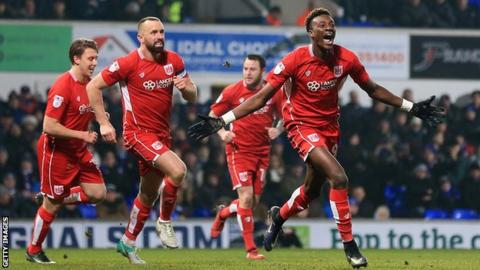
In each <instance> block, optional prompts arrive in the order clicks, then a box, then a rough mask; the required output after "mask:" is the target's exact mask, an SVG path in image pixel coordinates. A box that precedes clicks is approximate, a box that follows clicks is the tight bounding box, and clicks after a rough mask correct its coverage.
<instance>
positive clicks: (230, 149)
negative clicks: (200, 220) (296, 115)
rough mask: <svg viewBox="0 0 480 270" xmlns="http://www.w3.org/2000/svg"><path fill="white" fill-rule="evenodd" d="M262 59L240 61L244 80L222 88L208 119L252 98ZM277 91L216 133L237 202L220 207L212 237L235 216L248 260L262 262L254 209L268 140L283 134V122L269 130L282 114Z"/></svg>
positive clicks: (262, 181)
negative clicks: (227, 127) (223, 147)
mask: <svg viewBox="0 0 480 270" xmlns="http://www.w3.org/2000/svg"><path fill="white" fill-rule="evenodd" d="M264 70H265V59H263V57H262V56H260V55H256V54H249V55H247V57H246V58H245V60H244V62H243V73H242V74H243V76H242V77H243V79H242V80H240V81H238V82H236V83H234V84H231V85H229V86H227V87H225V89H223V91H222V93H221V94H220V96H219V97H218V99H217V100H216V101H215V103H214V104H213V105H212V106H211V111H210V114H209V115H210V116H212V117H217V115H222V114H224V113H226V112H227V111H229V110H231V109H233V108H235V107H237V106H238V105H240V104H241V103H242V102H244V101H245V100H247V99H248V98H249V97H251V96H253V95H254V94H255V93H256V92H257V91H258V90H260V89H261V88H262V86H263V85H264V84H265V81H264V80H263V71H264ZM281 94H282V93H281V92H278V93H277V94H276V95H275V96H273V97H272V98H271V99H270V100H269V101H267V103H266V105H265V106H264V107H263V108H261V109H260V110H257V111H256V112H255V113H254V114H251V115H249V116H247V117H245V118H243V119H242V120H239V121H238V122H235V125H230V130H225V129H223V128H222V129H220V130H219V131H218V132H217V133H218V135H219V136H220V138H221V139H222V141H224V142H225V143H226V147H225V152H226V156H227V163H228V170H229V172H230V176H231V180H232V184H233V189H234V190H235V191H237V194H238V199H236V200H234V201H233V202H232V203H231V204H230V205H228V206H227V207H225V206H223V205H221V206H219V207H218V212H217V215H216V217H215V222H214V223H213V225H212V229H211V237H212V238H217V237H218V236H220V233H221V232H222V229H223V227H224V224H225V221H226V219H227V218H228V217H231V216H235V215H236V216H237V220H238V224H239V225H240V229H241V231H242V236H243V240H244V243H245V250H246V252H247V259H250V260H263V259H264V258H265V257H264V256H263V255H262V254H260V253H258V250H257V246H256V245H255V241H254V237H253V231H254V220H253V209H255V207H256V206H257V205H258V203H259V201H260V197H261V195H262V192H263V188H264V186H265V173H266V172H267V169H268V164H269V162H270V148H271V145H270V141H271V140H274V139H276V138H277V137H278V136H279V135H280V134H281V133H282V132H283V127H282V121H279V122H278V123H277V125H276V127H272V124H273V122H274V120H275V116H277V118H278V115H280V113H281V103H282V96H281Z"/></svg>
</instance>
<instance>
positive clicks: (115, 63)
mask: <svg viewBox="0 0 480 270" xmlns="http://www.w3.org/2000/svg"><path fill="white" fill-rule="evenodd" d="M119 69H120V66H119V65H118V62H117V61H115V62H113V63H112V64H111V65H110V67H108V71H110V72H112V73H113V72H115V71H117V70H119Z"/></svg>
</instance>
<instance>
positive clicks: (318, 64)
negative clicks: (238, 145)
mask: <svg viewBox="0 0 480 270" xmlns="http://www.w3.org/2000/svg"><path fill="white" fill-rule="evenodd" d="M305 28H306V30H307V33H308V35H309V37H310V39H311V44H310V45H308V46H304V47H299V48H297V49H295V50H293V51H292V52H291V53H289V54H288V55H286V56H285V57H284V58H283V59H282V61H281V62H280V63H278V64H277V65H276V67H275V68H274V69H273V71H271V72H270V73H269V75H268V76H267V84H266V85H265V86H264V87H263V88H262V89H261V90H260V91H259V92H257V94H255V95H254V96H252V97H251V98H250V99H248V100H247V101H246V102H243V103H242V104H241V105H240V106H238V107H237V108H235V109H233V110H232V111H230V112H228V113H226V114H224V115H223V116H221V117H220V118H209V119H204V120H202V121H200V122H199V123H196V124H194V125H192V126H191V127H190V129H189V134H190V136H192V137H194V138H197V139H201V138H203V137H205V136H208V135H210V134H212V133H213V132H216V131H217V130H218V129H219V128H221V127H223V126H225V125H226V124H229V123H231V122H233V121H235V120H236V119H239V118H242V117H244V116H245V115H247V114H249V113H251V112H254V111H256V110H257V109H259V108H261V107H262V106H263V105H264V104H265V103H266V101H268V100H269V99H270V98H271V97H272V96H273V95H274V94H275V92H276V91H277V90H278V89H280V87H281V86H282V85H283V84H284V83H285V82H286V81H287V80H291V81H292V87H291V89H290V90H288V91H284V96H285V99H286V100H285V106H284V107H283V111H282V112H283V119H284V121H285V124H284V125H285V128H286V130H287V131H288V138H289V140H290V143H291V144H292V146H293V148H294V149H295V150H296V151H297V152H298V153H299V155H300V156H301V157H302V158H303V160H304V161H305V162H306V164H307V173H306V176H305V182H304V185H302V186H300V187H299V188H298V189H296V190H295V191H294V192H293V193H292V195H291V198H290V199H289V200H288V201H287V202H286V203H285V204H284V205H283V206H282V207H281V208H279V207H272V209H271V211H270V213H271V219H272V223H271V224H270V226H269V227H268V230H267V232H266V234H265V240H264V247H265V249H266V250H271V249H272V246H273V244H274V242H275V241H276V239H277V236H278V234H279V232H280V229H281V227H282V225H283V223H284V222H285V221H286V220H287V219H288V218H289V217H291V216H293V215H295V214H297V213H299V212H300V211H302V210H304V209H306V208H308V206H309V204H310V202H311V201H312V200H313V199H315V198H317V197H318V196H319V195H320V191H321V188H322V185H323V184H324V182H325V181H326V180H328V182H329V184H330V194H329V197H330V205H331V208H332V212H333V217H334V219H335V222H336V224H337V228H338V231H339V233H340V236H341V238H342V240H343V245H344V249H345V254H346V256H347V260H348V262H349V263H350V264H351V265H352V266H353V267H362V266H366V265H367V259H366V258H365V257H364V256H363V255H362V254H361V253H360V251H359V249H358V246H357V244H356V243H355V240H354V239H353V235H352V224H351V215H350V207H349V204H348V189H347V188H348V178H347V175H346V174H345V171H344V169H343V167H342V166H341V165H340V164H339V163H338V161H337V160H336V158H335V154H336V152H337V146H338V137H339V124H338V118H339V106H338V91H339V90H340V88H341V87H342V85H343V83H344V81H345V79H346V78H347V76H350V77H352V79H353V80H354V81H355V82H356V83H357V84H358V85H359V86H360V87H361V88H362V89H363V90H364V91H366V92H367V93H368V95H369V96H370V97H371V98H372V99H374V100H378V101H380V102H383V103H386V104H389V105H391V106H394V107H397V108H401V109H403V110H405V111H408V112H409V113H410V114H412V115H414V116H416V117H419V118H421V119H423V120H424V121H425V122H426V123H427V124H429V125H436V124H438V123H439V122H440V121H441V118H442V117H443V116H444V110H443V109H442V108H439V107H436V106H433V105H432V104H431V103H432V101H433V99H434V97H432V98H430V99H429V100H426V101H422V102H419V103H413V102H411V101H408V100H405V99H402V98H400V97H398V96H396V95H394V94H392V93H391V92H390V91H388V90H387V89H385V88H384V87H382V86H380V85H378V84H377V83H375V82H374V81H372V80H371V79H370V77H369V75H368V73H367V72H366V71H365V68H364V66H363V65H362V63H361V62H360V61H359V59H358V58H357V56H356V55H355V54H354V53H353V52H351V51H350V50H347V49H346V48H343V47H341V46H338V45H334V42H333V41H334V39H335V34H336V30H335V22H334V20H333V18H332V17H331V15H330V13H329V12H328V10H326V9H323V8H317V9H314V10H313V11H312V12H311V13H310V14H309V15H308V17H307V19H306V20H305Z"/></svg>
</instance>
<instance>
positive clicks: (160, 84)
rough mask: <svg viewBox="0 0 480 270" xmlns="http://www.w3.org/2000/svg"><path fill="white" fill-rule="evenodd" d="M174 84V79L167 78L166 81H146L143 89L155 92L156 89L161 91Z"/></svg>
mask: <svg viewBox="0 0 480 270" xmlns="http://www.w3.org/2000/svg"><path fill="white" fill-rule="evenodd" d="M172 82H173V79H172V78H167V79H165V80H157V81H152V80H148V81H144V82H143V87H145V90H149V91H152V90H155V89H160V88H168V87H169V86H170V85H171V84H172Z"/></svg>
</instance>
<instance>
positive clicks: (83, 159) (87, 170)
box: [37, 135, 104, 199]
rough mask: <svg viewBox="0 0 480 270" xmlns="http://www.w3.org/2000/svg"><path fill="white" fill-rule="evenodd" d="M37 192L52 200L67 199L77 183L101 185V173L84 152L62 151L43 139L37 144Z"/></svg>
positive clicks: (92, 159) (87, 152)
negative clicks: (38, 190) (38, 185)
mask: <svg viewBox="0 0 480 270" xmlns="http://www.w3.org/2000/svg"><path fill="white" fill-rule="evenodd" d="M37 151H38V152H37V153H38V154H37V159H38V168H39V171H40V184H41V192H42V193H43V194H45V195H47V196H48V197H50V198H52V199H62V198H65V197H67V196H68V195H70V188H71V187H73V186H76V185H78V184H79V183H93V184H103V183H104V182H103V177H102V173H101V172H100V169H99V167H98V165H97V164H95V159H94V158H93V155H92V153H90V152H89V151H88V150H86V149H85V150H84V151H82V152H73V153H72V151H71V149H68V150H65V149H63V148H62V147H60V146H58V147H57V146H56V145H55V143H54V142H53V141H52V140H51V139H49V138H48V137H47V136H45V135H42V136H41V137H40V139H39V140H38V143H37Z"/></svg>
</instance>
